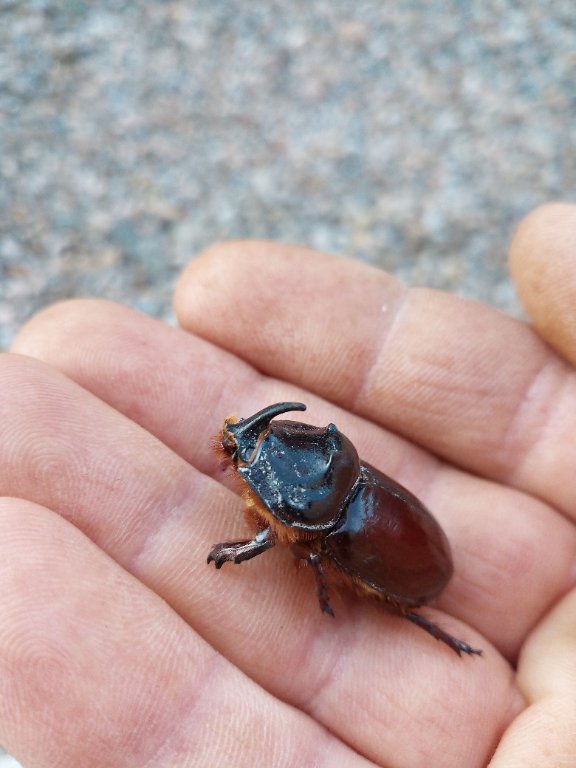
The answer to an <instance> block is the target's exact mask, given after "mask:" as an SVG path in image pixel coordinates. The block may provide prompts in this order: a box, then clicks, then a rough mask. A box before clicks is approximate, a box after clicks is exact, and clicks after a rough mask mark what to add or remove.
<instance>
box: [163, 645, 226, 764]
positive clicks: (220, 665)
mask: <svg viewBox="0 0 576 768" xmlns="http://www.w3.org/2000/svg"><path fill="white" fill-rule="evenodd" d="M227 663H228V662H226V660H225V659H224V658H223V657H222V655H221V654H220V653H219V652H218V651H216V650H215V649H213V648H211V653H209V654H208V655H207V658H205V659H204V664H203V665H202V676H201V677H200V679H199V680H198V678H197V679H196V681H195V688H194V698H193V700H192V701H190V702H183V706H182V707H181V709H180V711H179V712H178V714H179V715H180V717H175V718H174V720H173V726H172V729H171V730H170V731H168V732H166V733H162V734H161V735H162V741H161V742H160V741H159V743H158V746H157V748H156V749H155V750H154V751H153V752H152V754H151V756H150V759H149V760H148V764H149V765H150V766H156V765H158V762H157V758H158V757H160V756H161V755H162V753H163V752H165V750H166V744H167V742H169V741H170V739H171V738H172V737H174V736H176V737H178V736H179V732H180V731H181V730H182V724H183V723H185V722H186V723H191V722H192V718H193V714H194V712H195V711H198V710H199V709H200V708H201V707H200V705H201V704H202V702H203V700H204V699H205V697H206V694H207V693H209V692H210V688H211V687H213V686H214V677H215V672H221V671H222V670H223V669H224V667H225V665H226V664H227ZM198 683H199V684H198ZM159 737H160V734H159Z"/></svg>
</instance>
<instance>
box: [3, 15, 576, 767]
mask: <svg viewBox="0 0 576 768" xmlns="http://www.w3.org/2000/svg"><path fill="white" fill-rule="evenodd" d="M575 33H576V14H575V13H574V2H573V0H557V1H556V2H555V3H553V4H544V3H526V4H521V5H519V4H518V3H514V2H512V0H488V1H487V2H485V3H476V4H471V3H466V2H458V1H457V0H452V1H451V2H436V3H430V2H429V1H428V0H412V1H408V2H402V3H382V2H381V0H367V1H365V2H363V1H362V0H359V1H358V2H354V3H352V2H345V1H343V0H312V2H310V0H291V2H290V3H287V2H279V0H267V1H266V2H261V1H260V0H255V1H254V2H251V3H245V2H243V1H242V0H188V2H184V0H182V1H181V2H179V1H173V2H170V1H169V0H167V1H165V2H160V1H159V0H158V1H157V2H151V1H150V0H148V1H146V0H144V2H140V3H126V2H120V1H119V0H101V1H100V2H98V3H93V4H92V3H88V2H81V1H80V0H60V1H59V2H56V1H55V0H53V1H50V0H20V1H18V0H0V116H1V119H0V181H1V183H0V348H3V347H6V346H7V345H8V344H9V342H10V340H11V338H13V335H14V333H15V332H16V330H17V329H18V327H19V326H20V325H21V323H22V322H23V321H24V320H25V319H26V318H27V317H29V316H30V315H31V314H32V313H34V312H35V311H36V310H38V309H39V308H40V307H43V306H45V305H47V304H49V303H50V302H52V301H55V300H58V299H62V298H66V297H72V296H85V295H99V296H106V297H108V298H112V299H116V300H118V301H122V302H126V303H128V304H131V305H133V306H136V307H139V308H140V309H142V310H144V311H146V312H149V313H152V314H155V315H158V316H160V317H163V318H166V319H168V320H170V319H171V310H170V293H171V289H172V286H173V283H174V280H175V277H176V275H177V274H178V272H179V270H180V269H181V268H182V267H183V266H184V265H185V264H186V262H187V261H188V260H189V259H191V258H193V257H194V255H195V254H197V253H198V252H199V251H200V250H201V249H202V248H204V247H205V246H206V245H208V244H209V243H210V242H212V241H213V240H217V239H223V238H237V237H257V238H273V239H279V240H282V241H291V242H300V243H303V244H306V245H311V246H315V247H317V248H320V249H325V250H329V251H334V252H338V253H343V254H348V255H351V256H353V257H356V258H359V259H363V260H366V261H369V262H371V263H374V264H378V265H380V266H382V267H383V268H385V269H388V270H391V271H393V272H395V273H396V274H397V275H399V276H400V277H402V278H403V279H405V280H406V281H407V282H409V283H411V284H416V283H419V284H427V285H432V286H437V287H442V288H447V289H450V290H454V291H457V292H459V293H462V294H465V295H469V296H475V297H477V298H480V299H482V300H485V301H488V302H490V303H492V304H494V305H496V306H499V307H501V308H502V309H504V310H506V311H510V312H513V313H516V312H518V306H517V303H516V299H515V296H514V293H513V289H512V287H511V285H510V283H509V281H508V279H507V276H506V249H507V243H508V241H509V238H510V235H511V232H512V230H513V228H514V226H515V225H516V223H517V222H518V221H519V219H520V218H521V217H522V216H523V215H524V214H525V213H526V212H528V211H529V210H530V209H531V208H532V207H534V206H535V205H537V204H539V203H541V202H544V201H547V200H550V199H556V198H564V199H572V200H574V199H576V154H575V151H574V147H575V139H576V87H575V82H576V79H575V70H576V66H575V65H576V45H575V41H576V36H575ZM1 759H2V758H0V761H1ZM0 765H1V762H0Z"/></svg>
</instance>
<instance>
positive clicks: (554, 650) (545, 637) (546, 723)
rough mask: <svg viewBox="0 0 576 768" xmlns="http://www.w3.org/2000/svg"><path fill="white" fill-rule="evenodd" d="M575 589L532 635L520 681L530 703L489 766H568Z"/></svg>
mask: <svg viewBox="0 0 576 768" xmlns="http://www.w3.org/2000/svg"><path fill="white" fill-rule="evenodd" d="M575 639H576V592H574V591H573V592H571V593H570V594H569V595H567V596H566V597H565V599H564V600H562V601H561V602H560V603H559V604H558V605H557V606H556V607H555V608H554V610H553V611H552V612H551V613H550V615H549V616H547V617H546V618H545V619H544V620H543V621H542V623H541V624H540V626H539V627H537V628H536V630H535V631H534V633H533V634H532V635H531V637H530V638H529V640H528V642H527V643H526V646H525V648H524V650H523V652H522V656H521V658H520V664H519V668H518V682H519V685H520V687H521V689H522V691H523V693H524V696H525V697H526V701H527V703H528V707H527V709H526V710H525V711H524V712H523V713H522V714H521V715H520V716H519V717H518V718H517V719H516V720H514V722H513V723H512V725H511V726H510V728H509V729H508V731H507V732H506V734H505V735H504V738H503V740H502V743H501V744H500V746H499V747H498V750H497V752H496V754H495V756H494V759H493V760H492V762H491V763H490V768H510V767H511V766H522V768H540V766H543V765H554V766H569V765H571V764H572V763H573V762H574V754H576V710H575V708H574V690H575V688H576V644H575V642H574V641H575Z"/></svg>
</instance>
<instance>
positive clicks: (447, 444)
mask: <svg viewBox="0 0 576 768" xmlns="http://www.w3.org/2000/svg"><path fill="white" fill-rule="evenodd" d="M247 307H249V311H248V310H247ZM175 309H176V313H177V315H178V318H179V321H180V323H181V324H182V326H183V327H184V328H186V329H187V330H190V331H192V332H194V333H196V334H199V335H200V336H202V337H204V338H206V339H208V340H209V341H211V342H213V343H215V344H218V345H219V346H221V347H223V348H224V349H227V350H229V351H231V352H233V353H234V354H235V355H238V356H239V357H241V358H243V359H245V360H247V361H248V362H250V363H251V364H253V365H254V366H256V367H257V368H258V369H259V370H261V371H262V372H263V373H265V374H267V375H269V376H275V377H279V378H282V379H284V380H286V381H289V382H292V383H295V384H297V385H299V386H303V387H306V388H308V389H311V390H312V391H314V392H315V393H317V394H319V395H320V396H322V397H324V398H326V399H329V400H333V401H335V402H337V403H339V404H340V405H342V406H343V407H345V408H348V409H351V410H354V411H355V412H356V413H359V414H361V415H362V416H365V417H368V418H370V419H372V420H374V421H376V422H377V423H379V424H381V425H383V426H385V427H386V428H387V429H392V430H394V431H395V432H397V433H398V434H402V435H404V436H406V437H408V438H409V439H410V440H413V441H416V442H418V443H420V444H421V445H423V446H425V447H426V448H427V449H429V450H431V451H433V452H434V453H436V454H438V455H440V456H442V457H444V458H446V459H448V460H450V461H452V462H454V463H456V464H458V465H460V466H463V467H465V468H467V469H470V470H472V471H474V472H476V473H478V474H482V475H486V476H488V477H490V478H492V479H496V480H500V481H505V482H508V483H511V484H514V485H516V486H517V487H519V488H521V489H522V490H525V491H528V492H530V493H533V494H536V495H538V496H541V497H542V498H545V499H547V500H549V501H550V502H551V503H553V504H554V505H556V506H558V507H560V508H561V509H562V510H563V511H564V512H565V513H566V514H567V515H570V516H574V515H575V514H576V513H575V511H574V504H573V498H574V496H575V494H576V475H575V474H574V472H573V465H574V460H575V458H576V457H575V454H574V451H575V448H574V441H573V439H572V436H573V434H574V432H575V430H576V407H575V404H576V379H575V377H574V375H573V372H572V370H571V369H569V368H568V367H567V366H566V365H565V364H563V363H562V361H560V360H559V359H558V358H557V357H556V356H555V355H554V354H552V353H551V351H550V349H549V348H548V347H547V346H546V345H545V344H544V343H542V341H541V340H540V339H539V338H538V337H537V336H536V335H535V334H534V333H533V331H532V330H531V329H530V328H529V327H528V326H527V325H525V324H523V323H520V322H518V321H516V320H513V319H512V318H508V317H506V316H504V315H502V314H501V313H500V312H498V311H496V310H493V309H490V308H488V307H484V306H482V305H480V304H477V303H476V302H472V301H468V300H465V299H461V298H457V297H454V296H449V295H446V294H443V293H439V292H436V291H429V290H424V289H414V290H410V291H406V290H403V289H401V288H400V287H399V286H398V284H397V283H396V282H395V281H391V279H390V278H389V277H388V276H387V275H385V274H383V273H381V272H380V271H379V270H376V269H374V268H372V267H367V266H365V265H361V264H359V263H356V262H353V263H351V262H348V261H345V260H342V259H337V258H334V257H330V256H327V255H323V254H315V255H314V257H312V256H311V254H310V252H308V251H305V250H303V249H299V248H293V247H289V246H269V245H267V244H261V243H248V244H243V243H240V244H230V245H222V246H219V247H216V248H214V249H212V250H210V251H208V252H207V253H206V254H205V255H204V256H203V257H201V258H199V259H197V260H195V261H194V262H193V263H192V264H191V265H190V267H189V268H188V270H187V271H186V272H185V273H184V276H183V278H182V280H181V283H180V285H179V287H178V290H177V292H176V299H175ZM310 329H319V330H318V331H311V330H310ZM336 350H337V351H336Z"/></svg>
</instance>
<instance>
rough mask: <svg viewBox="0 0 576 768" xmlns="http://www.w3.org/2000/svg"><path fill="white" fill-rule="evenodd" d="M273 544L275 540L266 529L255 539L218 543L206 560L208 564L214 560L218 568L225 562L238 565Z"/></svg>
mask: <svg viewBox="0 0 576 768" xmlns="http://www.w3.org/2000/svg"><path fill="white" fill-rule="evenodd" d="M273 546H274V540H273V539H272V538H270V536H269V535H268V533H267V531H266V530H264V531H260V532H259V533H258V534H257V535H256V537H255V538H254V539H248V540H247V541H224V542H222V544H216V545H215V546H214V547H212V550H211V551H210V554H209V555H208V559H207V561H206V562H207V563H208V564H210V563H212V562H213V563H214V565H215V566H216V568H218V569H220V568H222V566H223V565H224V563H236V564H237V565H238V564H239V563H243V562H244V560H250V559H251V558H253V557H256V555H260V554H262V552H265V551H266V550H267V549H270V547H273Z"/></svg>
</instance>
